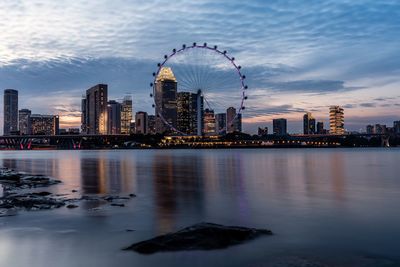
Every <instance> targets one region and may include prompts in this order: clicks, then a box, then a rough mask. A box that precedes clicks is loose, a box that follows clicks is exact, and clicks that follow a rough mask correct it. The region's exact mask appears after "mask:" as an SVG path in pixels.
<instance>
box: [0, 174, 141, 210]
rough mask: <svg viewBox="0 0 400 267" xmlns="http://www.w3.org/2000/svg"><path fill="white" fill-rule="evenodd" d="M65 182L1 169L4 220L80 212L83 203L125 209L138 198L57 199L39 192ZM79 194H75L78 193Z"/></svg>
mask: <svg viewBox="0 0 400 267" xmlns="http://www.w3.org/2000/svg"><path fill="white" fill-rule="evenodd" d="M60 183H61V181H59V180H56V179H54V178H51V177H48V176H45V175H32V174H26V173H23V172H17V171H15V170H12V169H8V168H0V185H1V186H2V191H3V192H2V195H0V217H5V216H14V215H16V214H17V212H18V211H20V210H26V211H34V210H49V209H56V208H61V207H64V206H66V207H67V208H70V209H72V208H77V207H79V206H78V205H77V204H78V203H79V202H81V201H97V202H99V203H100V204H102V202H104V203H109V204H110V206H115V207H124V206H125V204H124V203H123V202H125V201H128V200H129V199H131V198H133V197H135V196H136V195H135V194H130V195H129V196H114V195H107V196H85V195H84V196H82V197H80V198H68V197H66V196H65V195H55V194H53V193H51V192H47V191H40V192H38V191H37V190H38V188H47V187H50V186H53V185H56V184H60ZM76 192H77V190H72V193H76Z"/></svg>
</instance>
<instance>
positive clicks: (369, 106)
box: [360, 103, 376, 108]
mask: <svg viewBox="0 0 400 267" xmlns="http://www.w3.org/2000/svg"><path fill="white" fill-rule="evenodd" d="M375 106H376V104H375V103H361V104H360V107H363V108H373V107H375Z"/></svg>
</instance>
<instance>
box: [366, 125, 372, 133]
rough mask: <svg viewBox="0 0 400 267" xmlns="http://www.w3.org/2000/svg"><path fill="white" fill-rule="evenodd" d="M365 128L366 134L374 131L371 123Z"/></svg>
mask: <svg viewBox="0 0 400 267" xmlns="http://www.w3.org/2000/svg"><path fill="white" fill-rule="evenodd" d="M365 128H366V133H367V134H373V133H374V126H373V125H367V127H365Z"/></svg>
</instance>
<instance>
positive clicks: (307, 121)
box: [303, 112, 315, 134]
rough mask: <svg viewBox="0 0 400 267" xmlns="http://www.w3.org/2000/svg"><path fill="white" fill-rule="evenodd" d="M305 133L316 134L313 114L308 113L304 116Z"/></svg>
mask: <svg viewBox="0 0 400 267" xmlns="http://www.w3.org/2000/svg"><path fill="white" fill-rule="evenodd" d="M303 133H304V134H315V119H314V117H313V116H312V114H311V112H307V113H306V114H304V116H303Z"/></svg>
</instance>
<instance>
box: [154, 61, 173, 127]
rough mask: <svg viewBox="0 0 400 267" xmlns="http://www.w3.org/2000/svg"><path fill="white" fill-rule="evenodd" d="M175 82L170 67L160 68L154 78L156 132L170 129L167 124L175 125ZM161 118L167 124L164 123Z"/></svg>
mask: <svg viewBox="0 0 400 267" xmlns="http://www.w3.org/2000/svg"><path fill="white" fill-rule="evenodd" d="M177 84H178V83H177V81H176V78H175V76H174V73H173V72H172V70H171V68H169V67H163V68H161V70H160V72H159V74H158V76H157V79H156V84H155V95H154V98H155V115H156V132H157V133H163V132H165V131H168V130H170V128H169V126H172V127H174V128H176V127H177V123H176V122H177V105H176V94H177ZM163 119H164V120H165V122H166V123H168V124H169V125H166V124H165V123H164V121H163Z"/></svg>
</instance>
